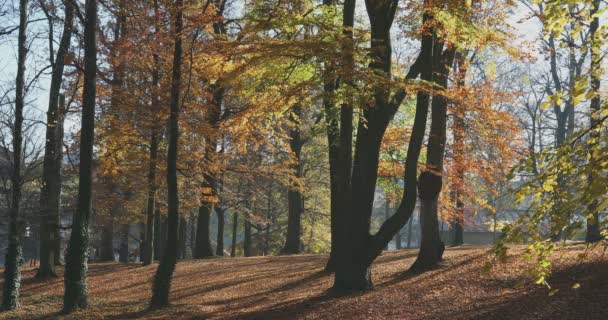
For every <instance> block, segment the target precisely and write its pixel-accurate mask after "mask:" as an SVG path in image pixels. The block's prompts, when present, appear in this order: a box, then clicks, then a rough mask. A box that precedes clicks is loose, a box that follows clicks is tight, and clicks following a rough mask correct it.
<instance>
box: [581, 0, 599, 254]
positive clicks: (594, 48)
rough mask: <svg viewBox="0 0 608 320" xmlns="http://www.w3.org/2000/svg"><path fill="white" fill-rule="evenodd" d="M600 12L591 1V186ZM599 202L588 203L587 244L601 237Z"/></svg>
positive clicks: (596, 139) (596, 136) (596, 128)
mask: <svg viewBox="0 0 608 320" xmlns="http://www.w3.org/2000/svg"><path fill="white" fill-rule="evenodd" d="M599 10H600V1H599V0H593V2H592V7H591V12H590V15H591V17H592V20H591V24H590V26H589V33H590V35H589V36H590V42H591V45H590V46H589V55H590V58H591V68H590V71H589V77H590V79H589V80H590V84H591V88H590V90H591V92H592V94H593V97H592V98H591V106H590V109H591V110H590V111H591V119H590V120H591V121H590V126H591V127H592V128H594V129H593V132H592V133H591V134H590V139H589V149H590V150H591V151H590V154H589V166H590V170H589V174H588V177H587V180H588V182H589V184H593V183H594V181H595V179H596V174H597V164H596V163H595V161H596V160H595V158H596V157H597V156H596V154H595V151H594V150H595V149H597V143H598V142H599V140H600V138H601V137H600V136H601V135H602V131H601V129H600V128H601V112H602V108H601V100H600V99H601V97H600V84H601V70H602V67H601V62H602V55H601V54H600V51H599V48H601V42H600V41H601V38H600V36H599V35H598V34H597V33H598V29H599V24H600V17H599V15H598V12H599ZM598 205H599V201H598V200H597V199H593V200H591V202H590V203H589V208H588V210H589V211H590V212H591V214H590V215H589V216H588V217H587V234H586V236H585V241H587V242H597V241H600V240H601V239H602V238H603V237H602V234H601V232H600V216H599V212H598V210H597V209H598Z"/></svg>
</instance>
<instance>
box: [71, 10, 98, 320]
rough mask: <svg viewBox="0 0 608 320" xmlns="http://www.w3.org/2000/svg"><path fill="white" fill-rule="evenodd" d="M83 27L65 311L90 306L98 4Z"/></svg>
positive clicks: (87, 15)
mask: <svg viewBox="0 0 608 320" xmlns="http://www.w3.org/2000/svg"><path fill="white" fill-rule="evenodd" d="M85 12H86V13H85V26H84V33H83V35H84V88H83V94H82V95H83V103H82V124H81V130H80V164H79V169H80V170H79V183H78V205H77V209H76V211H75V212H74V217H73V218H72V233H71V236H70V242H69V244H68V252H67V255H66V259H65V260H66V265H65V274H64V278H65V294H64V298H63V311H64V312H65V313H69V312H71V311H73V310H74V309H79V308H86V307H87V306H88V289H87V256H88V255H87V250H88V247H89V217H90V216H91V203H92V191H93V179H92V178H93V143H94V139H95V84H96V83H95V80H96V76H97V45H96V32H95V28H96V27H97V1H94V0H87V1H86V4H85Z"/></svg>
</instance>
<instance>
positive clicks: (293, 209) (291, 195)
mask: <svg viewBox="0 0 608 320" xmlns="http://www.w3.org/2000/svg"><path fill="white" fill-rule="evenodd" d="M301 117H302V106H300V105H295V106H294V108H293V115H292V116H291V119H292V121H293V122H295V123H294V128H293V129H291V132H290V134H289V136H290V141H289V147H290V149H291V153H292V154H293V156H294V161H295V163H294V164H293V166H292V168H291V170H292V172H293V175H294V177H295V179H297V180H300V179H302V177H303V174H304V173H303V170H302V160H301V157H302V146H303V145H304V142H303V140H302V137H301V132H300V127H301ZM298 182H299V181H298ZM287 208H288V217H287V236H286V239H285V245H284V246H283V249H282V250H281V254H298V253H300V246H301V245H300V243H301V229H302V227H301V223H302V213H303V211H304V198H303V195H302V191H301V190H300V188H298V189H294V188H290V189H289V190H288V191H287Z"/></svg>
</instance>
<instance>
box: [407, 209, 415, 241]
mask: <svg viewBox="0 0 608 320" xmlns="http://www.w3.org/2000/svg"><path fill="white" fill-rule="evenodd" d="M413 223H414V216H413V215H412V216H411V217H410V221H409V222H408V223H407V243H406V248H408V249H410V248H412V224H413Z"/></svg>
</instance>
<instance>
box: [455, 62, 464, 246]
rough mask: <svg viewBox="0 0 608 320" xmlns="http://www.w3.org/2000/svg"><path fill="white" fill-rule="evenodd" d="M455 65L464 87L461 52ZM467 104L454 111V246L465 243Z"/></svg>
mask: <svg viewBox="0 0 608 320" xmlns="http://www.w3.org/2000/svg"><path fill="white" fill-rule="evenodd" d="M454 60H455V63H454V65H455V67H454V71H455V72H456V73H457V75H456V76H455V77H456V85H457V86H458V87H463V86H464V84H465V77H466V71H467V70H466V66H465V65H464V63H465V62H464V57H463V55H462V53H461V52H457V53H456V56H455V58H454ZM465 107H466V105H464V104H462V105H458V106H456V107H455V109H456V110H455V111H454V128H453V135H454V148H453V156H452V158H453V159H452V160H453V161H454V167H455V171H456V174H455V179H454V187H453V203H454V204H455V205H456V214H455V219H454V221H453V222H452V227H453V230H454V238H453V239H452V245H453V246H459V245H462V244H463V243H464V201H463V200H464V175H465V163H464V157H465V148H464V139H465V137H466V134H465V130H466V128H465V124H464V118H465V116H466V110H465Z"/></svg>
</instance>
